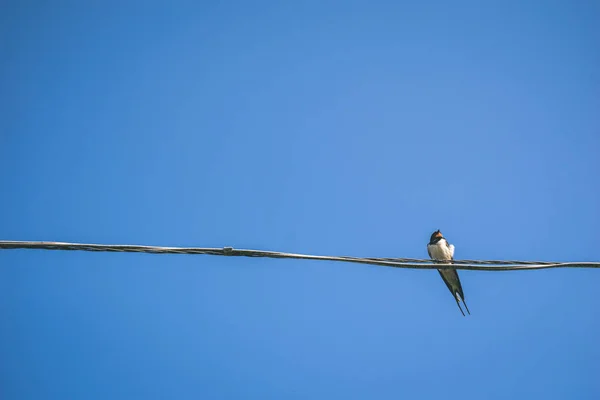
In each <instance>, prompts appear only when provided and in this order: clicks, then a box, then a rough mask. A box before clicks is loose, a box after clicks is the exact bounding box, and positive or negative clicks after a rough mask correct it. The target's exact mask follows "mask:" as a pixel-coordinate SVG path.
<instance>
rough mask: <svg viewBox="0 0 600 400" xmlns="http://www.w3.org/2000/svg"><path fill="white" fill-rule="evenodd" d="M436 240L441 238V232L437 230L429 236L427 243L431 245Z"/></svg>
mask: <svg viewBox="0 0 600 400" xmlns="http://www.w3.org/2000/svg"><path fill="white" fill-rule="evenodd" d="M438 238H443V236H442V232H440V230H439V229H438V230H437V231H435V232H433V233H432V234H431V238H430V239H429V241H430V242H432V243H433V242H434V241H435V239H438Z"/></svg>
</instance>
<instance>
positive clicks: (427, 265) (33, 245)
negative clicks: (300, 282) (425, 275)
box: [0, 240, 600, 271]
mask: <svg viewBox="0 0 600 400" xmlns="http://www.w3.org/2000/svg"><path fill="white" fill-rule="evenodd" d="M8 249H40V250H79V251H103V252H122V253H152V254H206V255H213V256H229V257H266V258H293V259H301V260H320V261H339V262H351V263H358V264H369V265H379V266H384V267H393V268H411V269H461V270H471V271H518V270H532V269H548V268H600V262H549V261H514V260H510V261H501V260H454V261H453V263H452V264H442V263H433V262H432V261H431V260H423V259H416V258H373V257H370V258H362V257H349V256H316V255H309V254H294V253H282V252H279V251H263V250H245V249H234V248H233V247H223V248H205V247H160V246H138V245H121V244H85V243H63V242H30V241H9V240H0V250H8Z"/></svg>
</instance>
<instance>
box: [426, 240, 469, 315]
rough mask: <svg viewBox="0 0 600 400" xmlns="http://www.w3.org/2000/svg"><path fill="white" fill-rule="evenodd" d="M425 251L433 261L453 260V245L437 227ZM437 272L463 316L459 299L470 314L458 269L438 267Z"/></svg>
mask: <svg viewBox="0 0 600 400" xmlns="http://www.w3.org/2000/svg"><path fill="white" fill-rule="evenodd" d="M427 253H428V254H429V258H431V259H432V260H433V262H434V263H435V262H441V263H452V260H454V245H453V244H450V243H448V241H447V240H446V239H445V238H444V236H443V235H442V232H440V230H439V229H438V230H437V231H435V232H433V233H432V234H431V237H430V239H429V243H428V244H427ZM438 272H439V273H440V276H441V277H442V279H443V280H444V283H445V284H446V286H448V290H450V293H452V297H454V300H456V305H457V306H458V308H459V310H460V312H461V313H462V315H463V317H464V316H465V313H464V311H463V309H462V307H461V306H460V302H461V301H462V303H463V304H464V305H465V308H466V310H467V312H468V313H469V315H471V312H470V311H469V307H467V303H465V295H464V293H463V290H462V285H461V284H460V278H459V277H458V271H456V270H455V269H438Z"/></svg>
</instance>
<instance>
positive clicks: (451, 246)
mask: <svg viewBox="0 0 600 400" xmlns="http://www.w3.org/2000/svg"><path fill="white" fill-rule="evenodd" d="M446 243H448V242H446ZM448 250H450V259H451V260H454V245H453V244H448Z"/></svg>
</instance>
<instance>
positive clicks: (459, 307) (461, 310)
mask: <svg viewBox="0 0 600 400" xmlns="http://www.w3.org/2000/svg"><path fill="white" fill-rule="evenodd" d="M456 305H457V306H458V309H459V310H460V312H461V313H462V315H463V317H465V316H466V315H465V312H464V311H463V309H462V307H461V306H460V301H458V299H456ZM466 306H467V305H466V304H465V307H466ZM467 311H469V309H467ZM469 315H471V313H469Z"/></svg>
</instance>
